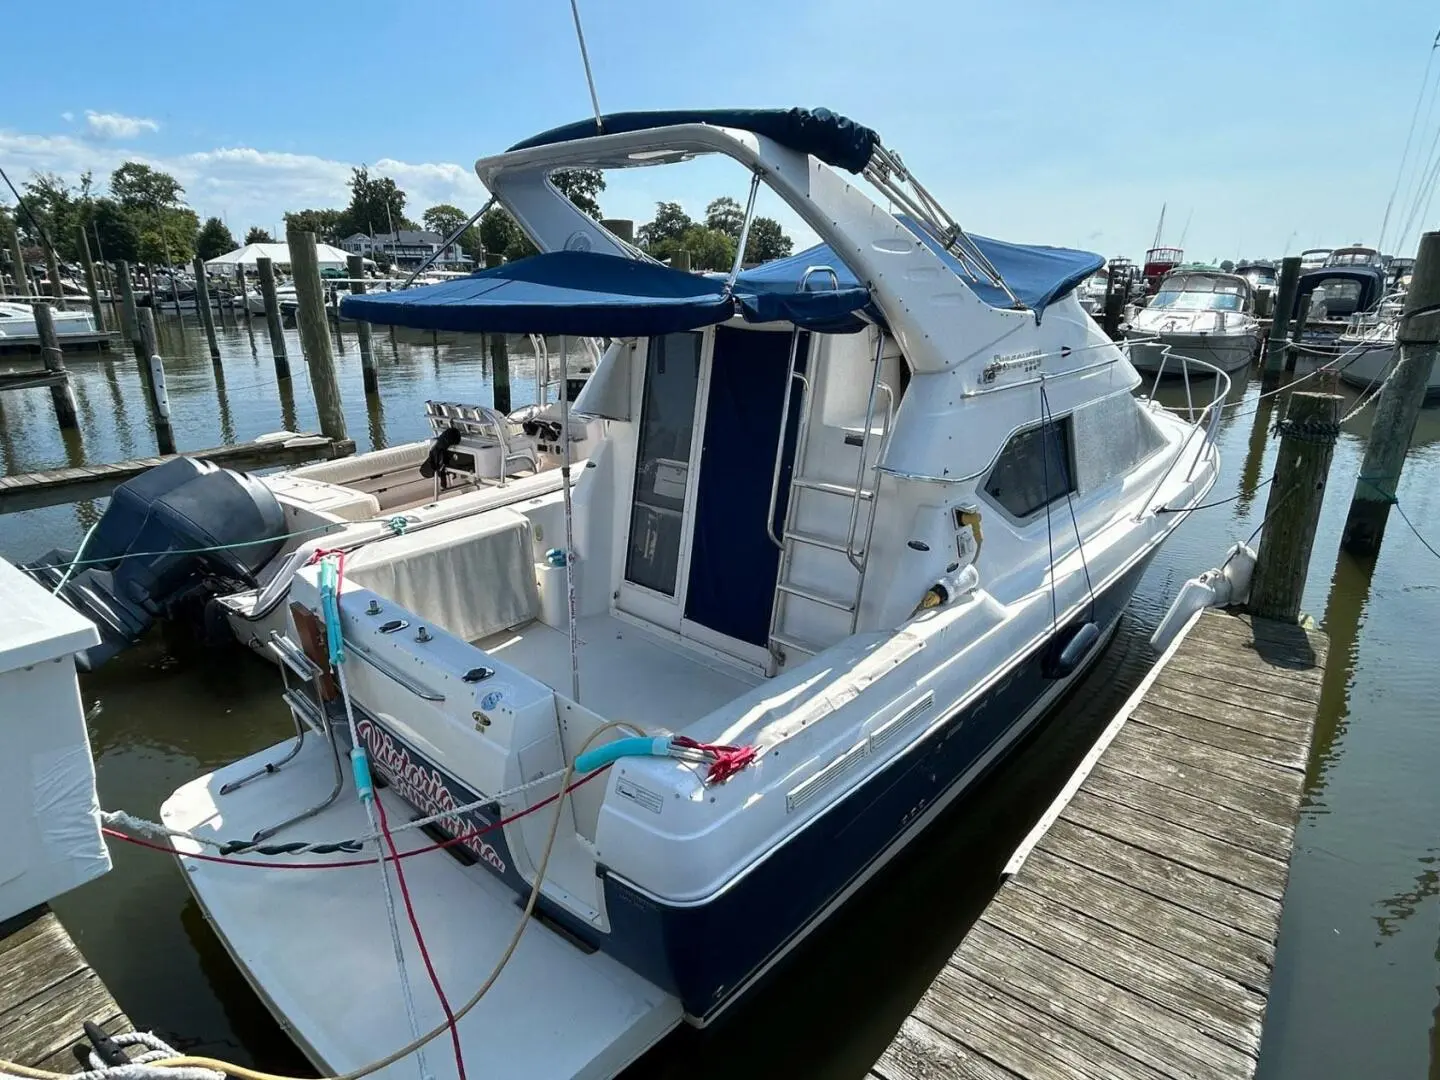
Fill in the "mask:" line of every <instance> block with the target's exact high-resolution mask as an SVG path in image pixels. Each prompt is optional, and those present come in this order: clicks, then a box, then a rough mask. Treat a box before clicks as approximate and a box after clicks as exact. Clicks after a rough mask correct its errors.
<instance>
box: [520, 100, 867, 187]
mask: <svg viewBox="0 0 1440 1080" xmlns="http://www.w3.org/2000/svg"><path fill="white" fill-rule="evenodd" d="M680 124H712V125H714V126H715V127H732V128H740V129H741V130H742V131H753V132H754V133H755V134H756V135H763V136H765V137H766V138H767V139H774V140H775V141H776V142H778V143H779V144H780V145H781V146H788V147H789V148H790V149H791V150H798V151H800V152H801V153H805V154H813V155H814V156H815V157H817V158H819V159H820V160H821V161H823V162H825V164H827V165H833V166H835V167H836V168H837V169H845V170H847V171H849V172H852V173H858V172H859V171H860V170H861V169H863V168H865V164H866V162H868V161H869V160H870V154H871V153H872V152H873V151H874V149H875V147H876V146H877V145H879V143H880V136H879V135H877V134H875V132H873V131H872V130H870V129H869V128H867V127H865V126H863V125H861V124H857V123H856V122H855V121H854V120H849V119H847V118H845V117H843V116H837V115H836V114H835V113H832V112H831V111H830V110H829V109H656V110H648V111H645V112H622V113H610V114H609V115H608V116H602V117H600V122H599V124H598V125H597V124H596V122H595V120H594V119H593V118H591V119H589V120H580V121H578V122H576V123H574V124H566V125H565V126H564V127H557V128H551V129H550V130H549V131H542V132H541V133H540V134H539V135H532V136H531V137H530V138H528V139H525V140H524V141H522V142H518V143H516V144H515V145H514V146H512V147H510V150H511V151H515V150H528V149H530V148H531V147H532V146H550V145H553V144H554V143H564V142H574V141H575V140H576V139H591V138H594V137H595V136H597V135H620V134H623V133H625V132H628V131H645V130H647V129H649V128H662V127H676V126H678V125H680Z"/></svg>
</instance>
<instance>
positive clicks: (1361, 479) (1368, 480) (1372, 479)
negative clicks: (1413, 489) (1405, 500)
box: [1355, 476, 1400, 507]
mask: <svg viewBox="0 0 1440 1080" xmlns="http://www.w3.org/2000/svg"><path fill="white" fill-rule="evenodd" d="M1355 479H1356V481H1357V482H1358V483H1361V484H1366V485H1368V486H1369V487H1372V488H1374V489H1375V490H1376V491H1378V492H1379V493H1380V494H1381V495H1382V496H1383V497H1384V499H1385V502H1386V503H1387V504H1389V505H1390V506H1396V507H1398V506H1399V505H1400V500H1399V499H1397V498H1396V497H1395V495H1394V493H1393V492H1390V491H1387V490H1386V489H1385V488H1383V487H1381V486H1380V485H1379V484H1378V483H1376V481H1377V480H1389V481H1390V482H1391V483H1394V482H1395V481H1396V480H1399V479H1400V478H1399V477H1398V476H1357V477H1356V478H1355Z"/></svg>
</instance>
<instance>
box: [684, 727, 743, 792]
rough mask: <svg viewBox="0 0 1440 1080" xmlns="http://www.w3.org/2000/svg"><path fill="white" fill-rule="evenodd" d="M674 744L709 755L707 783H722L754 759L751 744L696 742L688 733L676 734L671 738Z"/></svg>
mask: <svg viewBox="0 0 1440 1080" xmlns="http://www.w3.org/2000/svg"><path fill="white" fill-rule="evenodd" d="M670 741H671V743H673V744H674V745H675V746H683V747H684V748H685V749H687V750H700V751H703V752H704V753H706V754H708V755H709V756H710V769H709V771H708V772H706V774H705V782H706V783H707V784H723V783H724V782H725V781H726V780H729V779H730V777H732V776H734V775H735V774H736V773H738V772H740V771H741V770H742V769H744V768H745V767H746V766H747V765H749V764H750V763H751V762H752V761H754V760H755V747H753V746H724V745H722V744H720V743H703V742H696V741H695V740H694V739H692V738H690V736H688V735H676V736H674V737H673V738H672V739H671V740H670Z"/></svg>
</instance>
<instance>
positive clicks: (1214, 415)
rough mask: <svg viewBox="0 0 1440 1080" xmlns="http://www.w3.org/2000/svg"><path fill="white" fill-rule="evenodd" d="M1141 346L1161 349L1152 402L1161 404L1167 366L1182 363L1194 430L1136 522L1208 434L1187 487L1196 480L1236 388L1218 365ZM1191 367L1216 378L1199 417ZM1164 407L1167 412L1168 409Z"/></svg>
mask: <svg viewBox="0 0 1440 1080" xmlns="http://www.w3.org/2000/svg"><path fill="white" fill-rule="evenodd" d="M1134 343H1135V342H1133V341H1126V342H1125V343H1124V344H1123V345H1122V346H1121V348H1122V349H1128V347H1129V346H1130V345H1131V344H1134ZM1140 344H1147V345H1148V344H1154V345H1158V346H1159V347H1160V349H1161V353H1160V365H1159V367H1158V368H1157V370H1156V372H1155V381H1154V382H1153V383H1152V384H1151V389H1150V400H1151V401H1156V400H1157V399H1156V397H1155V391H1156V389H1157V388H1158V387H1159V385H1160V377H1161V375H1163V374H1164V372H1165V365H1166V364H1167V363H1168V362H1169V361H1170V360H1171V359H1172V358H1173V359H1175V360H1178V361H1180V364H1181V373H1182V375H1183V376H1184V378H1185V398H1186V411H1187V413H1188V414H1189V420H1190V425H1191V427H1190V432H1189V434H1187V435H1186V436H1185V438H1184V440H1183V441H1182V442H1181V443H1180V448H1179V449H1178V450H1176V451H1175V458H1174V460H1173V461H1171V462H1170V464H1169V466H1168V467H1167V468H1166V469H1165V471H1164V472H1163V473H1161V474H1160V479H1159V480H1157V481H1156V482H1155V487H1154V489H1153V490H1152V491H1151V492H1150V494H1149V495H1148V496H1147V497H1146V499H1145V501H1144V503H1142V504H1141V509H1140V514H1139V515H1138V516H1137V519H1136V520H1139V517H1143V516H1144V514H1145V511H1146V509H1148V507H1149V506H1150V503H1151V500H1153V499H1154V498H1155V496H1156V495H1158V494H1159V493H1160V489H1161V488H1162V487H1164V486H1165V481H1166V480H1168V479H1170V474H1171V473H1173V472H1174V471H1175V466H1176V465H1178V464H1179V463H1180V461H1181V460H1182V459H1183V458H1184V457H1185V455H1186V451H1187V449H1188V448H1189V446H1190V441H1191V440H1192V439H1194V437H1195V433H1196V432H1197V431H1202V432H1203V433H1204V434H1203V435H1202V437H1201V440H1200V445H1199V447H1197V448H1196V451H1195V453H1194V454H1193V455H1192V457H1191V460H1190V467H1189V469H1187V470H1186V473H1185V481H1186V483H1189V482H1190V480H1192V479H1193V478H1194V476H1195V468H1196V466H1197V465H1198V464H1199V463H1200V458H1201V457H1202V456H1203V455H1204V453H1205V450H1206V448H1207V447H1209V446H1211V445H1213V444H1214V442H1215V439H1216V436H1217V434H1218V433H1219V429H1220V419H1221V416H1222V415H1223V412H1222V408H1221V406H1223V405H1224V403H1225V399H1226V398H1227V397H1228V396H1229V395H1230V390H1231V388H1232V386H1233V385H1234V383H1233V382H1232V380H1231V378H1230V376H1229V374H1228V373H1227V372H1226V371H1225V370H1224V369H1223V368H1221V367H1219V366H1218V365H1216V364H1212V363H1210V362H1209V361H1206V360H1197V359H1196V358H1195V357H1193V356H1184V355H1182V354H1181V353H1176V352H1172V351H1171V346H1169V345H1164V344H1161V343H1159V342H1158V341H1157V342H1140ZM1127 356H1128V352H1127ZM1191 364H1194V365H1196V366H1197V367H1199V368H1201V369H1204V371H1205V372H1206V373H1207V374H1213V375H1214V377H1215V392H1214V394H1212V395H1211V397H1210V403H1209V404H1208V405H1206V406H1205V407H1204V408H1203V409H1201V410H1200V415H1199V416H1196V415H1195V405H1194V400H1193V398H1192V396H1191V391H1190V365H1191ZM1161 407H1162V408H1164V406H1161Z"/></svg>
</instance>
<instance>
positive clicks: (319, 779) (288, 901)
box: [161, 738, 681, 1080]
mask: <svg viewBox="0 0 1440 1080" xmlns="http://www.w3.org/2000/svg"><path fill="white" fill-rule="evenodd" d="M283 753H284V748H283V747H272V748H270V749H268V750H265V751H262V752H261V753H259V754H255V755H253V756H251V757H249V758H246V759H244V760H242V761H238V762H235V763H234V764H232V765H229V766H227V767H225V768H224V769H221V770H220V771H218V772H214V773H211V774H209V775H207V776H202V777H200V778H199V779H197V780H193V781H191V782H190V783H189V784H187V785H185V786H184V787H182V788H180V789H179V790H178V791H176V792H175V793H174V794H173V795H171V796H170V798H169V799H168V800H166V802H165V805H164V807H163V808H162V811H161V816H162V818H163V820H164V821H165V823H166V824H167V825H169V826H171V827H172V828H177V829H188V830H192V831H195V832H197V833H204V834H208V835H212V836H215V837H223V838H237V837H248V836H250V835H252V834H253V833H254V832H255V831H256V830H258V829H260V828H262V827H265V826H266V825H269V824H273V823H274V822H275V821H276V820H278V819H282V818H284V817H286V816H288V815H289V814H290V813H293V812H296V811H298V810H301V809H303V808H305V807H308V806H311V805H314V804H315V803H316V802H318V801H319V800H320V799H321V798H323V796H324V794H325V793H326V792H328V791H329V790H330V788H331V784H332V777H333V769H332V765H331V760H330V749H329V747H328V746H326V745H325V744H324V743H323V742H322V741H321V740H320V739H318V738H308V739H306V742H305V747H304V749H303V750H302V751H301V753H300V754H299V755H298V756H297V757H296V758H295V759H294V760H293V761H292V762H291V763H289V764H287V765H285V766H284V767H283V768H281V769H280V770H279V771H278V772H276V773H273V774H271V775H268V776H265V777H262V778H261V779H259V780H256V781H254V782H252V783H250V784H247V785H246V786H244V787H242V788H240V789H239V790H237V791H234V792H231V793H230V794H228V795H224V796H221V795H219V794H218V793H219V790H220V787H221V786H222V785H223V784H224V783H226V782H227V781H229V780H233V779H236V778H238V777H241V776H245V775H248V774H249V773H251V772H254V771H255V770H256V769H258V768H260V767H261V766H262V765H263V764H264V763H265V762H268V761H274V760H277V759H278V758H280V757H282V756H283ZM345 773H346V774H347V780H346V783H345V789H344V790H343V791H342V792H341V793H340V796H339V798H338V799H337V800H336V801H335V803H334V804H333V805H332V806H331V807H330V808H329V809H327V810H325V811H323V812H322V813H320V814H319V815H317V816H316V817H313V818H310V819H309V820H307V821H305V822H302V823H300V824H299V825H295V826H291V827H290V828H288V829H286V830H284V831H283V832H281V833H280V834H279V835H278V836H277V837H276V838H275V841H274V842H277V843H283V842H285V841H294V840H310V841H320V840H340V839H344V838H347V837H352V836H361V835H364V834H365V832H366V822H365V811H364V808H363V807H362V806H361V805H360V803H359V801H358V800H357V799H356V797H355V792H354V789H353V787H352V786H351V785H350V782H349V780H348V774H349V765H348V763H347V764H346V768H345ZM378 797H379V798H380V799H382V800H383V801H384V803H385V806H386V808H387V813H388V815H389V819H390V823H391V825H392V827H393V826H394V825H395V824H397V823H399V822H403V821H408V820H410V818H411V812H410V810H409V808H408V807H406V806H405V805H404V804H403V803H402V802H401V801H400V800H399V799H398V798H396V797H395V796H394V795H393V794H392V793H391V792H390V791H389V790H388V789H387V790H382V791H380V792H379V793H378ZM539 813H541V814H544V813H545V811H544V810H541V811H539ZM395 841H396V844H397V846H398V847H399V848H400V850H401V851H407V850H411V849H414V848H417V847H423V846H426V845H428V844H430V843H431V841H430V839H429V838H428V837H426V836H425V835H423V834H422V833H420V832H419V831H416V830H412V831H410V832H405V833H401V834H400V835H398V836H397V837H396V838H395ZM175 843H176V848H177V850H178V852H179V853H180V863H181V865H182V867H183V868H184V870H185V873H186V877H187V879H188V881H189V884H190V887H191V889H192V890H193V891H194V893H195V896H196V898H197V899H198V900H199V902H200V905H201V907H202V908H203V909H204V912H205V915H206V917H207V919H208V920H209V921H210V923H211V924H212V925H213V926H214V927H215V929H216V931H217V932H218V933H219V935H220V937H221V940H222V941H223V942H224V944H225V946H226V948H227V949H228V950H229V952H230V955H231V956H232V957H233V958H234V960H235V962H236V964H237V965H238V966H239V968H240V970H241V971H242V972H243V973H244V974H245V976H246V978H247V979H248V980H249V981H250V984H251V985H252V986H253V987H254V988H255V990H256V992H257V993H258V994H259V995H260V997H261V998H262V999H263V1000H264V1001H265V1002H266V1004H267V1005H268V1006H269V1007H270V1010H271V1011H272V1012H273V1013H275V1015H276V1017H277V1018H278V1019H279V1020H280V1021H281V1023H282V1024H283V1025H284V1026H285V1027H286V1029H287V1030H288V1031H289V1032H290V1034H291V1035H292V1037H293V1038H294V1039H295V1041H296V1043H297V1044H298V1045H299V1046H300V1048H301V1050H303V1051H304V1052H305V1053H306V1054H307V1055H308V1056H309V1057H310V1059H311V1061H312V1062H313V1063H314V1064H315V1066H316V1067H317V1068H319V1069H321V1070H322V1071H324V1072H325V1073H326V1074H327V1075H334V1074H336V1073H342V1072H349V1071H351V1070H353V1069H358V1068H360V1067H361V1066H364V1065H367V1064H369V1063H371V1062H374V1061H377V1060H379V1059H380V1058H382V1057H384V1056H386V1055H387V1054H389V1053H391V1052H393V1051H395V1050H397V1049H399V1048H400V1047H401V1046H404V1045H405V1044H406V1043H407V1042H409V1041H410V1037H411V1036H410V1029H409V1025H408V1024H407V1022H406V1019H405V1008H404V1003H403V1001H402V999H401V993H400V984H399V979H398V976H397V974H396V965H395V958H394V954H393V952H392V950H391V943H390V934H389V930H388V928H387V923H386V916H385V902H384V897H383V893H382V892H381V886H380V876H379V872H378V871H377V870H376V868H375V866H374V865H368V864H367V865H364V866H359V867H352V868H346V869H334V870H314V871H308V872H307V871H303V870H295V869H268V868H256V867H253V866H225V865H221V864H218V863H213V862H202V861H198V860H195V859H190V858H187V857H186V854H187V853H194V852H196V851H198V850H199V846H198V845H197V844H195V843H194V842H193V841H187V840H177V841H176V842H175ZM367 851H373V849H367ZM356 857H357V856H345V855H302V856H284V857H279V856H277V857H275V858H276V859H279V858H283V859H284V861H285V862H286V863H287V864H289V863H293V862H300V861H312V862H313V861H333V860H337V859H341V860H343V859H346V858H356ZM252 858H263V857H262V856H252ZM404 868H405V878H406V882H407V884H408V886H409V890H410V895H411V898H412V900H413V903H414V906H415V914H416V917H417V919H418V921H419V924H420V927H421V930H422V932H423V933H424V935H425V943H426V946H427V947H428V950H429V953H430V957H431V960H432V961H433V962H434V964H435V970H436V975H437V977H438V978H439V980H440V984H441V986H442V987H444V989H445V993H446V996H447V997H448V998H449V1000H450V1003H451V1006H452V1007H453V1008H455V1009H459V1008H460V1006H461V1005H462V1004H463V1003H464V1002H465V1001H467V1000H468V999H469V998H470V996H471V995H472V994H473V993H474V992H475V990H476V989H478V988H479V986H480V984H481V983H482V982H483V981H484V980H485V978H486V977H487V976H488V975H489V974H490V971H491V969H492V968H493V967H494V965H495V963H496V961H497V960H498V959H499V957H500V954H501V952H502V951H503V950H504V948H505V946H506V945H507V944H508V943H509V940H510V937H511V935H512V934H513V933H514V931H515V927H516V925H517V920H518V919H519V917H520V914H521V904H520V901H519V898H518V897H517V896H516V894H515V893H514V892H512V891H511V890H510V889H509V888H507V887H506V886H505V885H504V884H503V883H502V882H501V881H499V880H498V879H497V878H495V877H494V876H492V875H491V873H490V872H489V871H488V870H486V869H484V868H482V867H480V866H468V867H467V866H462V865H461V864H460V863H459V862H457V861H456V860H455V859H454V858H452V857H451V856H450V855H448V854H446V853H445V852H443V851H434V852H429V853H426V854H424V855H417V856H415V857H413V858H409V859H405V860H404ZM396 895H397V904H398V902H399V899H398V896H399V894H398V890H397V891H396ZM399 920H400V931H401V937H402V940H403V941H404V943H405V960H406V965H407V968H408V970H409V974H410V981H411V984H412V987H413V991H414V999H415V1007H416V1011H417V1013H418V1017H419V1023H420V1026H421V1030H422V1031H428V1030H429V1029H430V1028H432V1027H434V1026H435V1025H437V1024H439V1023H441V1022H442V1021H443V1019H444V1014H443V1012H442V1011H441V1008H440V1004H439V1002H438V1000H437V998H436V996H435V993H434V991H433V990H432V989H431V987H430V984H429V981H428V979H427V978H426V975H425V968H424V965H423V962H422V960H421V958H420V954H419V951H418V949H417V948H416V946H415V938H414V935H413V934H412V933H411V930H410V927H409V926H408V924H407V922H406V919H405V915H404V913H403V911H401V913H400V914H399ZM680 1014H681V1009H680V1002H679V1000H678V999H677V998H674V997H672V996H670V995H669V994H666V993H664V992H663V991H662V990H660V989H659V988H658V987H656V986H654V985H652V984H651V983H649V982H647V981H646V980H644V979H642V978H641V977H640V976H639V975H636V974H635V973H634V972H632V971H631V970H630V969H628V968H626V967H625V966H624V965H622V964H620V963H618V962H616V961H615V960H612V959H611V958H610V957H608V956H606V955H605V954H604V953H602V952H594V953H586V952H584V951H582V950H581V949H580V948H579V947H577V946H576V945H574V944H571V943H570V942H569V941H567V940H566V939H564V938H563V937H561V936H560V935H559V934H556V933H554V932H553V931H551V930H550V929H549V928H548V927H546V926H545V925H544V924H542V923H540V922H536V921H532V922H531V923H530V925H529V926H527V927H526V930H525V934H524V936H523V937H522V938H521V940H520V945H519V947H518V948H517V949H516V950H515V954H514V956H513V957H512V958H511V960H510V962H509V964H508V965H507V966H506V968H505V970H504V973H503V974H502V975H501V976H500V978H499V979H498V980H497V981H496V983H495V985H494V986H493V987H492V988H491V989H490V992H489V993H488V994H487V995H486V996H485V997H484V998H482V999H481V1001H480V1003H479V1004H478V1005H477V1006H476V1007H475V1008H474V1009H473V1010H472V1011H471V1012H470V1013H468V1014H466V1015H465V1016H464V1017H463V1018H462V1019H461V1020H460V1023H459V1031H460V1038H461V1045H462V1050H463V1053H464V1055H465V1068H466V1071H467V1073H468V1074H469V1075H472V1076H497V1077H500V1076H503V1077H505V1078H506V1080H525V1078H535V1080H542V1078H543V1080H560V1078H564V1077H587V1078H588V1077H609V1076H614V1075H615V1074H616V1073H617V1072H619V1071H620V1070H621V1069H623V1068H624V1067H625V1066H626V1065H628V1064H629V1063H630V1062H632V1061H634V1060H635V1059H636V1058H637V1057H639V1056H640V1055H641V1054H642V1053H644V1052H645V1050H646V1049H648V1048H649V1047H650V1046H651V1045H653V1044H654V1043H655V1042H657V1041H658V1040H659V1039H660V1038H661V1037H662V1036H663V1035H665V1033H666V1032H668V1031H670V1030H671V1029H672V1028H673V1027H675V1026H676V1024H678V1023H679V1021H680ZM424 1052H425V1058H426V1064H427V1066H428V1069H429V1073H430V1075H432V1076H434V1077H436V1078H437V1080H451V1078H453V1077H456V1076H457V1073H456V1069H455V1059H454V1054H453V1051H452V1049H451V1044H450V1039H449V1037H448V1035H443V1036H441V1037H439V1038H437V1039H435V1040H434V1041H433V1042H431V1043H430V1044H428V1045H427V1046H426V1047H425V1051H424ZM375 1075H376V1076H377V1077H382V1078H385V1077H389V1078H395V1080H401V1078H403V1080H415V1077H417V1075H418V1073H417V1066H416V1061H415V1058H414V1057H413V1056H412V1057H409V1058H405V1059H402V1060H401V1061H399V1062H397V1063H396V1064H394V1065H391V1066H389V1067H388V1068H386V1069H382V1070H381V1071H380V1072H378V1073H376V1074H375Z"/></svg>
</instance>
